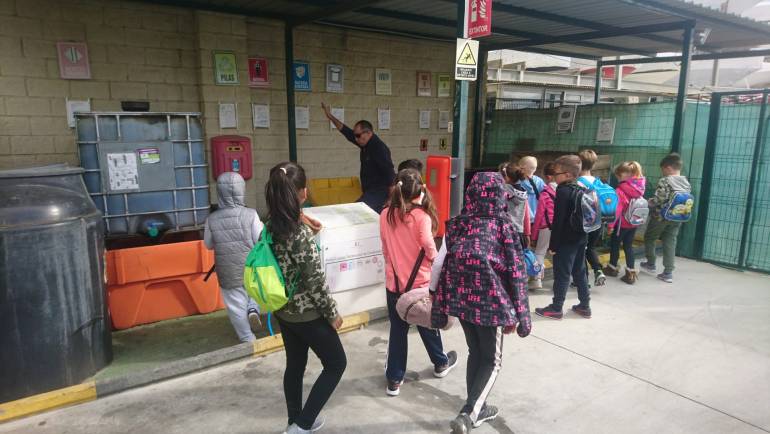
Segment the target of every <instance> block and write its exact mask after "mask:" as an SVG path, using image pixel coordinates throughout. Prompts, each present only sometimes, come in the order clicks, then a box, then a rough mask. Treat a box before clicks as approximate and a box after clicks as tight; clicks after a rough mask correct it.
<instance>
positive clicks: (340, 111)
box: [329, 107, 345, 130]
mask: <svg viewBox="0 0 770 434" xmlns="http://www.w3.org/2000/svg"><path fill="white" fill-rule="evenodd" d="M331 112H332V116H334V117H335V118H337V119H339V120H340V122H342V123H343V124H344V123H345V108H343V107H332V110H331ZM329 129H332V130H336V129H337V127H335V126H334V123H332V122H331V121H329Z"/></svg>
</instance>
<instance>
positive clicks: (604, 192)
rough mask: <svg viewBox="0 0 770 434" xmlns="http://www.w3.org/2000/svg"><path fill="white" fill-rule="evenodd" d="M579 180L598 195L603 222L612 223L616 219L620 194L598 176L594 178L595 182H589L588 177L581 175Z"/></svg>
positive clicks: (597, 200)
mask: <svg viewBox="0 0 770 434" xmlns="http://www.w3.org/2000/svg"><path fill="white" fill-rule="evenodd" d="M578 181H579V182H580V183H581V184H583V185H585V186H586V190H588V191H589V192H590V193H591V194H594V195H596V202H598V205H599V212H600V214H601V219H602V223H611V222H614V221H615V219H616V215H615V212H616V211H617V209H618V194H617V193H616V192H615V189H614V188H612V187H610V186H609V185H607V184H605V183H604V182H602V180H601V179H599V178H598V177H596V178H594V182H593V183H591V182H588V179H586V178H585V177H583V176H581V177H580V178H578Z"/></svg>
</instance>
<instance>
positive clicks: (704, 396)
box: [0, 260, 770, 434]
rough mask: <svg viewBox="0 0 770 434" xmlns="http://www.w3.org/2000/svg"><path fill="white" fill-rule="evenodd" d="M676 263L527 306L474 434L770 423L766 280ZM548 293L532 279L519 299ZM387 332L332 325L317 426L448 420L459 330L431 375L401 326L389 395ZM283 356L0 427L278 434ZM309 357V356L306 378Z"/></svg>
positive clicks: (766, 427)
mask: <svg viewBox="0 0 770 434" xmlns="http://www.w3.org/2000/svg"><path fill="white" fill-rule="evenodd" d="M679 265H680V268H679V270H678V271H677V273H676V278H677V281H676V283H675V284H673V285H668V284H665V283H662V282H659V281H657V280H656V279H655V278H654V277H651V276H649V275H643V276H642V277H641V280H640V281H639V283H638V284H637V285H636V286H633V287H631V286H627V285H625V284H623V283H622V282H620V281H618V280H611V281H610V282H609V283H608V285H607V286H605V287H603V288H599V289H595V290H594V292H593V303H592V307H593V311H594V318H593V319H591V320H585V319H582V318H580V317H577V316H575V315H569V314H568V315H566V316H565V318H564V320H562V321H560V322H559V321H553V320H547V319H543V318H538V317H535V318H536V319H535V324H534V330H533V334H532V335H531V336H530V337H528V338H526V339H520V338H518V337H517V336H515V335H514V336H509V337H508V338H507V340H506V341H505V348H504V359H503V370H502V374H501V376H500V378H499V380H498V382H497V384H496V385H495V388H494V390H493V392H492V394H491V397H490V403H493V404H495V405H497V406H499V407H500V409H501V417H499V418H498V419H497V420H496V421H494V422H493V423H492V424H490V425H485V426H483V427H482V428H479V429H477V430H475V431H474V432H478V433H493V432H497V433H514V432H515V433H544V432H549V433H562V432H563V433H567V432H570V433H645V434H647V433H650V432H652V433H655V432H658V433H698V434H702V433H761V432H770V278H769V277H768V276H767V275H761V274H754V273H741V272H736V271H730V270H725V269H722V268H718V267H715V266H712V265H708V264H702V263H697V262H693V261H687V260H679ZM549 292H550V291H537V292H536V293H535V294H534V295H533V296H532V297H531V299H530V300H531V306H532V308H533V309H534V308H535V307H539V306H543V305H545V304H547V303H548V302H549V300H550V296H549ZM570 297H571V298H573V299H574V297H575V295H574V292H571V293H570ZM571 302H572V300H568V301H567V303H571ZM387 330H388V325H387V323H385V322H379V323H375V324H373V325H371V326H370V327H368V328H367V329H365V330H362V331H357V332H353V333H349V334H346V335H344V337H343V341H344V344H345V348H346V351H347V353H348V360H349V364H348V370H347V372H346V373H345V376H344V377H343V380H342V383H341V385H340V387H339V388H338V389H337V392H336V393H335V395H334V396H333V398H332V400H331V401H330V403H329V404H328V405H327V408H326V409H325V412H324V413H325V414H326V415H327V418H328V422H327V425H326V428H325V429H323V430H322V431H321V432H327V433H345V434H347V433H422V432H448V422H449V420H451V419H452V418H453V417H454V416H455V414H456V412H457V411H458V410H459V408H460V407H461V405H462V403H463V399H464V396H465V381H464V370H465V360H464V359H465V355H466V349H465V345H464V339H463V335H462V331H461V330H460V329H459V328H456V329H453V330H451V331H449V332H447V333H445V335H444V336H445V344H446V348H447V349H456V350H458V352H459V353H460V356H461V363H460V364H459V366H458V369H457V370H456V371H454V372H452V373H451V374H450V375H449V376H448V377H447V378H444V379H435V378H433V377H432V375H431V367H430V366H429V365H430V364H429V361H428V359H427V356H426V355H425V352H424V349H423V348H422V345H421V343H420V341H419V336H418V335H417V334H416V333H412V334H411V335H410V345H411V347H412V349H413V351H412V352H411V354H410V357H409V369H410V372H409V373H408V381H407V382H406V384H405V385H404V386H403V388H402V393H401V396H399V397H396V398H389V397H386V396H385V392H384V388H385V385H384V379H383V366H384V362H385V349H386V344H387V341H386V339H387ZM283 365H284V354H283V353H276V354H272V355H269V356H267V357H263V358H258V359H249V360H243V361H240V362H236V363H232V364H229V365H225V366H221V367H219V368H215V369H211V370H208V371H205V372H201V373H198V374H195V375H190V376H187V377H182V378H178V379H175V380H171V381H167V382H164V383H159V384H155V385H152V386H149V387H145V388H142V389H137V390H133V391H129V392H126V393H122V394H119V395H115V396H111V397H107V398H105V399H101V400H98V401H95V402H92V403H88V404H82V405H79V406H75V407H71V408H66V409H62V410H58V411H54V412H50V413H45V414H42V415H38V416H34V417H31V418H27V419H23V420H20V421H15V422H11V423H7V424H4V425H0V433H38V432H40V433H84V432H89V433H91V432H93V433H96V432H98V433H126V432H139V433H155V432H159V433H160V432H162V433H164V434H171V433H185V434H195V433H201V434H212V433H220V432H221V433H255V432H258V433H279V432H281V431H282V429H283V428H284V424H285V407H284V402H283V393H282V388H281V377H282V371H283ZM319 369H320V366H319V363H318V361H317V359H315V358H311V364H310V366H309V369H308V373H307V375H306V378H308V379H310V378H314V377H315V375H317V373H318V372H319Z"/></svg>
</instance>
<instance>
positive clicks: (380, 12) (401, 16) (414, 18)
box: [356, 7, 655, 57]
mask: <svg viewBox="0 0 770 434" xmlns="http://www.w3.org/2000/svg"><path fill="white" fill-rule="evenodd" d="M356 12H358V13H362V14H367V15H372V16H376V17H384V18H392V19H396V20H403V21H410V22H413V23H419V24H429V25H433V26H441V27H451V28H454V27H456V26H457V21H455V20H449V19H446V18H437V17H430V16H425V15H418V14H412V13H407V12H398V11H393V10H388V9H381V8H372V7H364V8H361V9H359V10H357V11H356ZM493 33H496V34H498V35H503V36H513V37H517V38H531V39H536V38H543V37H547V36H546V35H542V34H540V33H532V32H522V31H518V30H510V29H502V28H499V27H497V28H494V30H493ZM574 45H580V46H584V47H587V48H593V49H596V50H606V51H611V52H619V53H626V54H638V55H640V56H654V55H655V53H650V52H648V51H644V50H635V49H627V48H622V47H618V46H615V45H610V44H603V43H598V42H588V41H584V42H575V44H574ZM570 57H578V56H574V55H571V56H570Z"/></svg>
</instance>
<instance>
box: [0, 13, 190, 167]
mask: <svg viewBox="0 0 770 434" xmlns="http://www.w3.org/2000/svg"><path fill="white" fill-rule="evenodd" d="M193 18H194V16H193V11H192V10H189V9H181V8H169V7H159V6H153V5H145V4H137V3H130V2H118V1H67V2H62V1H58V0H3V1H0V168H13V167H23V166H32V165H42V164H50V163H57V162H68V163H71V164H77V150H76V147H75V146H76V145H75V136H74V130H73V129H71V128H69V127H68V126H67V119H66V102H65V101H66V99H67V98H69V99H86V98H90V99H91V108H92V110H95V111H119V110H120V101H121V100H125V99H141V100H149V101H151V109H152V110H154V111H196V112H197V111H199V110H200V109H199V105H200V98H199V92H198V77H197V70H198V61H197V56H196V52H195V43H196V39H195V33H194V30H195V29H194V26H193ZM59 41H85V42H87V43H88V54H89V58H90V63H91V77H92V78H91V79H90V80H62V79H61V78H59V66H58V60H57V54H56V42H59Z"/></svg>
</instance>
